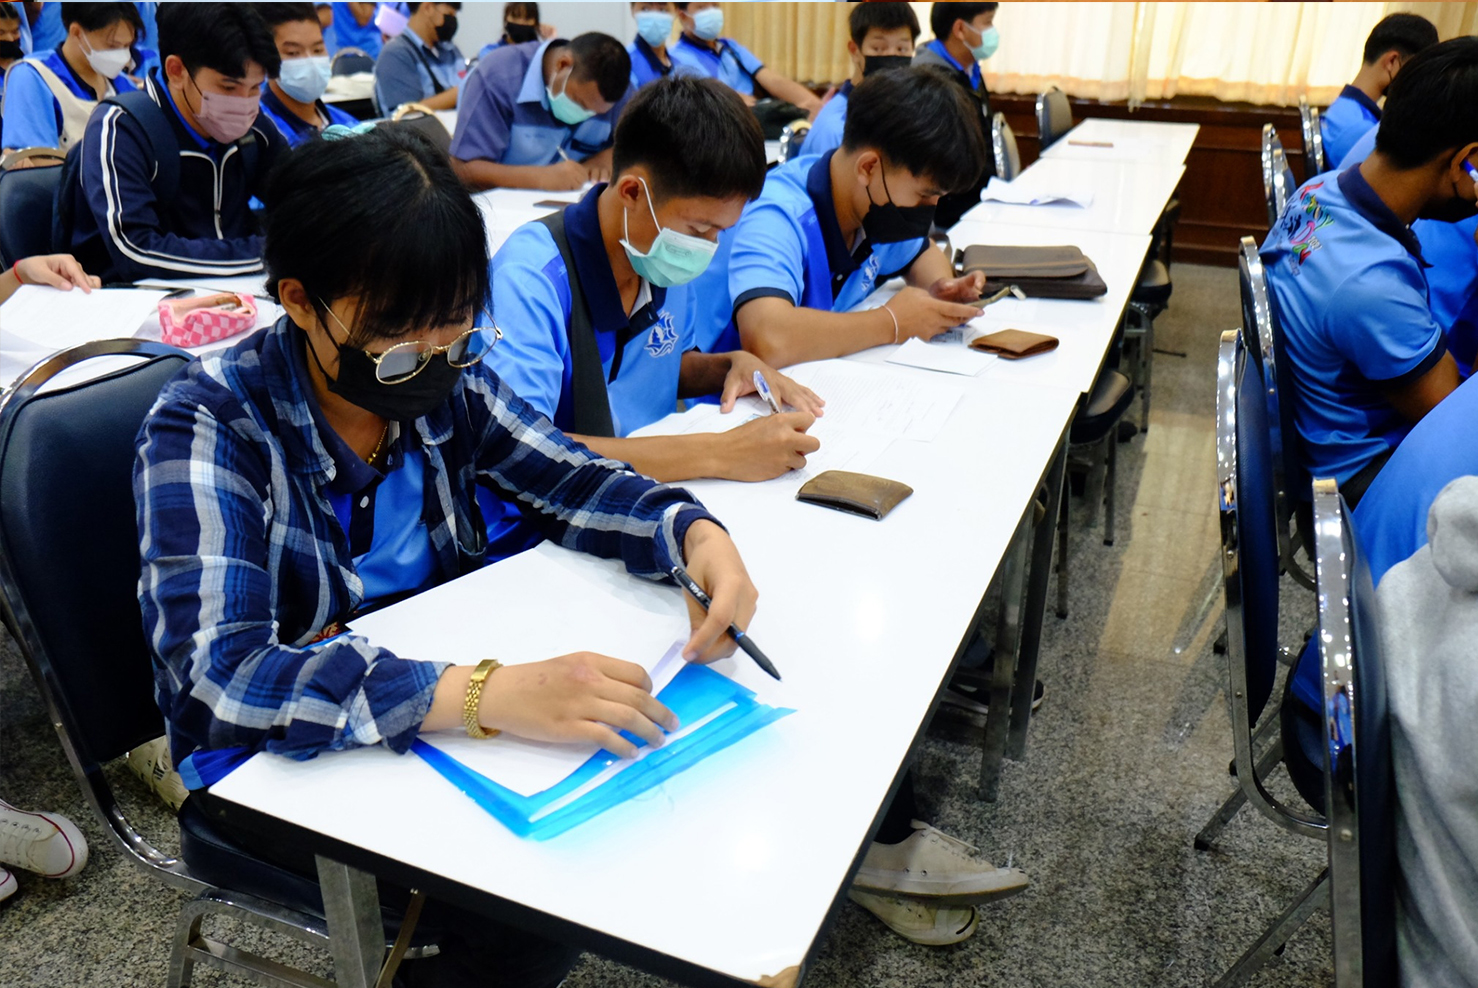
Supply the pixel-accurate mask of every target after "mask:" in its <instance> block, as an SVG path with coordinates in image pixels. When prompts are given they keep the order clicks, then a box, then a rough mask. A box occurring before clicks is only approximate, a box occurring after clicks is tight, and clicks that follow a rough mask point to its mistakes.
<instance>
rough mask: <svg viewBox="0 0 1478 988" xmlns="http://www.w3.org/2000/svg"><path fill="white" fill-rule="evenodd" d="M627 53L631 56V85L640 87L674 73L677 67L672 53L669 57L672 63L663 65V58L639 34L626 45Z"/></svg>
mask: <svg viewBox="0 0 1478 988" xmlns="http://www.w3.org/2000/svg"><path fill="white" fill-rule="evenodd" d="M626 54H628V55H630V56H631V87H632V88H633V89H640V88H641V87H642V86H645V85H646V84H647V83H649V82H656V81H657V80H658V79H661V78H663V77H665V76H669V75H671V74H672V72H673V70H674V69H676V68H677V63H676V62H675V61H672V55H671V53H669V54H668V56H667V59H668V61H669V62H670V63H671V64H668V65H663V64H662V59H660V58H658V57H657V52H656V51H655V50H654V49H653V48H652V46H651V45H649V44H647V39H646V38H643V37H641V36H640V35H638V36H637V39H636V40H635V41H633V42H632V43H631V44H629V45H627V46H626Z"/></svg>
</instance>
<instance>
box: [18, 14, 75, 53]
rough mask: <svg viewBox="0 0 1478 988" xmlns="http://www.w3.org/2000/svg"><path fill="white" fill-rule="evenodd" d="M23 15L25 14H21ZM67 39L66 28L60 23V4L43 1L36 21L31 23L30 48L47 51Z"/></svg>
mask: <svg viewBox="0 0 1478 988" xmlns="http://www.w3.org/2000/svg"><path fill="white" fill-rule="evenodd" d="M22 16H25V15H22ZM66 40H67V28H66V25H64V24H63V23H62V5H61V4H59V3H43V4H42V5H41V13H40V14H38V15H37V17H36V23H35V24H33V25H31V50H32V51H49V50H50V49H52V48H60V47H61V46H62V42H63V41H66Z"/></svg>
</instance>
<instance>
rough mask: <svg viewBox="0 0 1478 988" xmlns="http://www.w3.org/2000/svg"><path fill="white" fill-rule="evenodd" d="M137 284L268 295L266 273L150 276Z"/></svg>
mask: <svg viewBox="0 0 1478 988" xmlns="http://www.w3.org/2000/svg"><path fill="white" fill-rule="evenodd" d="M137 284H138V285H139V286H140V287H143V288H152V287H155V286H158V287H159V288H167V289H170V290H173V289H176V288H192V289H194V290H195V291H197V292H231V293H233V294H241V295H250V296H252V297H253V298H267V297H268V295H267V276H266V275H264V274H244V275H241V276H239V277H235V278H213V277H211V276H210V275H208V274H202V275H199V276H197V277H193V278H148V279H146V280H144V281H140V282H137Z"/></svg>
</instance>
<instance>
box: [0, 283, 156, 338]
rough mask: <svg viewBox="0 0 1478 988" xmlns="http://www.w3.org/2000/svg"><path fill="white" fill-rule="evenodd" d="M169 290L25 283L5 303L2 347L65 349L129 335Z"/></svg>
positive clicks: (1, 310)
mask: <svg viewBox="0 0 1478 988" xmlns="http://www.w3.org/2000/svg"><path fill="white" fill-rule="evenodd" d="M167 294H168V292H164V291H152V290H142V289H136V288H95V289H93V290H92V291H91V292H87V293H84V292H83V291H82V290H81V289H77V288H74V289H72V290H71V291H69V292H63V291H58V290H57V289H55V288H47V287H44V286H41V285H22V286H21V287H20V289H19V290H18V291H17V292H16V293H15V294H14V295H12V296H11V297H10V298H9V300H7V301H6V303H5V305H4V306H3V307H0V337H4V339H3V341H0V346H4V347H5V348H6V349H29V348H40V349H44V350H50V351H53V352H55V351H57V350H65V349H66V348H68V347H74V346H79V345H81V344H83V343H91V342H92V341H93V340H116V339H129V338H132V337H133V336H135V335H136V334H137V333H138V331H139V327H140V326H142V325H143V324H144V322H145V321H146V320H147V319H148V318H149V317H150V316H151V315H156V314H157V312H158V309H159V300H160V299H162V298H164V296H165V295H167Z"/></svg>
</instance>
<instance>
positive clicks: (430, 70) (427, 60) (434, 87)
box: [382, 41, 446, 113]
mask: <svg viewBox="0 0 1478 988" xmlns="http://www.w3.org/2000/svg"><path fill="white" fill-rule="evenodd" d="M411 48H412V49H414V50H415V53H416V54H417V55H419V56H420V57H421V64H422V65H424V66H426V74H427V75H429V76H430V77H431V92H432V95H437V94H440V93H444V92H446V87H445V86H443V85H442V84H441V80H440V79H438V78H436V63H435V62H433V61H431V56H430V55H428V54H426V49H425V48H424V47H423V46H421V45H418V44H416V43H415V41H411ZM382 109H383V110H384V111H385V112H386V113H389V112H390V111H391V110H393V109H395V108H394V107H393V106H387V107H383V108H382Z"/></svg>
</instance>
